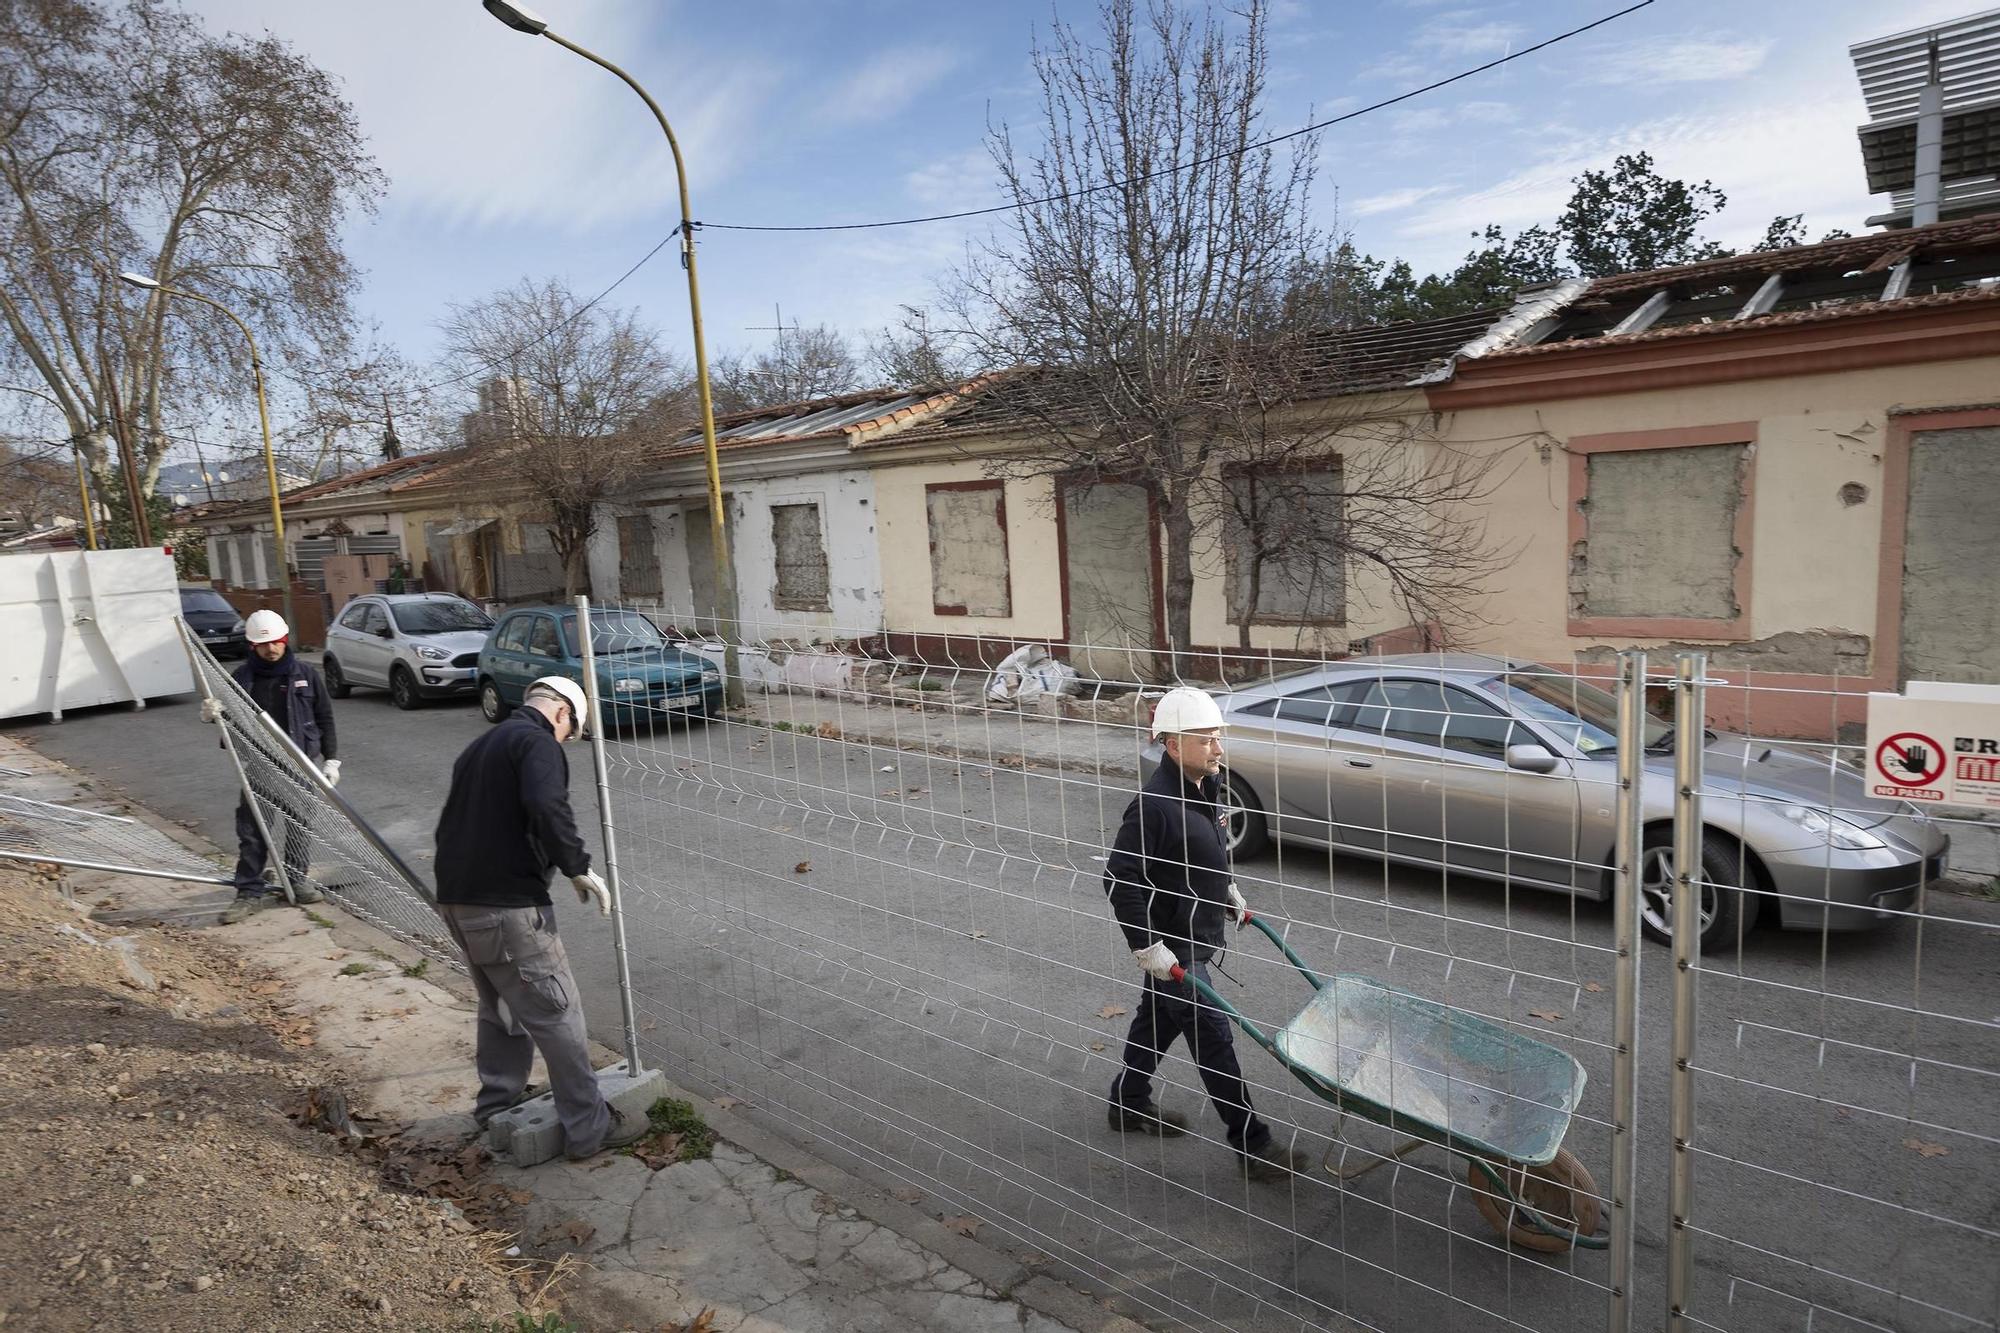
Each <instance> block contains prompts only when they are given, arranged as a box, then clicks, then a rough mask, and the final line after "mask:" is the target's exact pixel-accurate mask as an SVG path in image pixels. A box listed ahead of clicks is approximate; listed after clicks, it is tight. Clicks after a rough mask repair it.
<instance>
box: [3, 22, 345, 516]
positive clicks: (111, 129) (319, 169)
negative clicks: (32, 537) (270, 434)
mask: <svg viewBox="0 0 2000 1333" xmlns="http://www.w3.org/2000/svg"><path fill="white" fill-rule="evenodd" d="M381 185H382V182H381V177H380V175H379V173H378V172H377V171H376V169H375V167H374V165H373V163H372V162H371V160H370V158H369V156H368V153H367V151H366V148H365V147H364V144H363V139H362V135H361V131H360V127H359V126H358V125H357V123H356V122H355V119H354V115H353V111H352V109H351V108H350V107H349V106H348V104H347V102H346V100H345V99H344V98H343V97H342V96H341V95H340V93H339V91H338V90H337V88H336V87H335V85H334V83H333V81H332V80H331V79H330V78H329V77H328V76H327V75H326V74H325V73H324V72H323V71H322V70H320V69H319V68H317V67H316V66H314V65H313V64H312V63H311V62H310V61H308V60H306V59H305V58H304V57H302V56H300V55H299V54H298V53H297V52H295V51H293V50H292V49H291V48H290V47H289V46H287V45H286V44H285V43H283V42H281V41H279V40H277V39H276V38H273V37H269V36H265V37H261V38H250V37H243V36H238V35H230V36H226V37H214V36H211V35H209V34H208V33H206V32H204V31H203V30H202V28H201V26H200V24H199V23H198V22H196V21H195V20H193V19H191V18H189V17H188V16H187V15H185V14H183V13H181V12H180V11H178V10H177V9H174V8H171V7H169V6H168V5H167V4H165V3H164V2H163V0H0V326H4V330H5V335H6V336H5V337H4V338H0V363H4V364H6V365H7V366H8V368H9V369H12V370H14V371H15V372H17V373H22V374H27V375H31V376H33V377H34V378H35V379H37V380H39V381H40V382H41V383H42V384H44V385H46V386H47V388H48V391H49V393H50V394H51V395H52V396H53V397H54V398H55V399H56V400H57V403H58V405H59V407H60V409H61V411H62V414H63V416H64V418H65V420H66V422H67V425H68V429H69V431H70V433H71V435H72V436H73V437H74V438H75V439H76V440H78V441H79V442H80V443H81V444H82V446H83V447H84V449H85V452H86V456H87V457H88V459H89V462H90V466H91V470H92V472H93V473H94V474H95V476H96V478H97V480H98V484H99V486H100V489H102V488H103V486H104V484H105V482H106V481H107V480H108V476H109V470H110V459H109V453H108V444H109V441H108V437H107V423H108V421H109V419H110V417H111V413H112V410H113V408H114V406H120V405H122V411H123V413H124V416H125V417H126V419H127V420H128V421H129V422H132V423H134V425H135V426H136V431H135V435H136V437H137V438H136V449H137V453H138V457H137V459H136V464H137V466H136V470H137V471H138V473H139V474H140V477H141V487H142V490H143V491H144V492H145V493H147V494H150V493H151V490H152V486H153V484H154V481H155V479H156V477H157V475H158V470H159V466H160V463H161V461H162V458H163V456H164V454H165V452H166V448H167V444H168V440H169V435H170V431H169V429H168V421H169V418H170V416H176V417H178V418H179V419H181V420H183V421H186V420H195V419H199V418H200V417H201V416H202V415H203V414H204V413H205V411H206V409H207V407H208V406H209V405H210V404H211V403H212V401H213V400H214V399H215V398H217V397H220V396H223V395H228V396H230V397H233V398H236V399H237V400H238V401H245V402H247V392H248V383H249V376H248V373H247V365H248V353H247V350H246V348H245V346H244V343H243V338H242V335H241V334H240V333H239V332H238V330H237V329H236V328H235V327H234V326H233V325H231V324H229V323H228V322H227V321H226V320H224V319H222V318H221V317H220V316H219V315H217V314H215V313H214V312H212V311H207V310H204V309H199V308H197V307H195V306H194V305H193V304H192V303H186V302H183V303H179V304H178V305H176V306H175V308H174V310H173V312H172V316H171V317H169V311H168V302H167V298H163V297H159V296H155V297H153V298H152V299H149V300H148V299H141V298H139V297H138V296H137V294H136V293H134V292H132V291H130V290H129V289H127V288H124V287H121V286H120V284H119V283H118V281H117V276H116V275H117V273H118V271H119V270H121V269H125V268H136V269H138V270H139V271H141V272H143V273H145V274H147V275H148V276H150V277H152V278H153V279H155V280H156V281H158V282H160V283H162V284H164V285H168V286H174V287H179V288H183V289H185V290H188V291H193V292H199V293H201V294H203V295H205V296H209V297H211V298H213V299H214V300H216V301H218V302H221V303H222V304H223V305H225V306H227V307H228V308H230V309H231V310H233V311H235V312H236V313H237V314H239V315H241V316H242V317H243V318H244V319H246V320H248V321H250V322H251V324H252V325H253V326H255V327H256V328H257V330H258V332H259V333H260V334H261V335H262V338H263V341H264V343H265V349H264V350H265V353H266V355H267V357H269V356H272V355H273V354H279V355H282V354H283V352H284V351H285V350H286V349H287V348H289V347H294V346H303V347H310V348H314V349H318V350H328V349H333V348H337V347H339V346H340V345H341V344H342V343H343V342H344V341H345V339H346V338H347V336H348V329H349V309H348V298H349V295H350V293H351V291H352V288H353V285H354V276H355V275H354V271H353V269H352V267H351V266H350V264H349V263H348V261H347V257H346V254H345V252H344V251H343V249H342V244H341V232H342V228H343V225H344V223H345V221H346V219H347V217H348V215H349V214H350V213H351V212H352V211H353V210H354V209H355V208H357V207H360V208H366V207H370V206H372V204H373V201H374V199H375V198H376V196H377V195H378V194H379V193H380V190H381Z"/></svg>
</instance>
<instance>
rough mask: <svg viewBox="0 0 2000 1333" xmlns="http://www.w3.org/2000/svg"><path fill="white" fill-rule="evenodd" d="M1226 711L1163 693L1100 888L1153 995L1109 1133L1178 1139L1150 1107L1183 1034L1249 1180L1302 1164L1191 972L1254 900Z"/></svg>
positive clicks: (1171, 1124)
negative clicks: (1241, 886) (1225, 742)
mask: <svg viewBox="0 0 2000 1333" xmlns="http://www.w3.org/2000/svg"><path fill="white" fill-rule="evenodd" d="M1222 727H1223V722H1222V710H1221V709H1220V708H1218V707H1217V706H1216V703H1215V700H1214V699H1212V698H1210V697H1209V696H1208V694H1207V693H1205V692H1204V691H1201V690H1198V689H1194V688H1193V687H1191V686H1185V685H1184V686H1181V687H1179V688H1177V689H1172V690H1169V691H1167V693H1166V694H1165V695H1164V696H1163V697H1162V698H1161V699H1160V702H1159V705H1158V706H1157V707H1156V708H1155V709H1154V711H1153V736H1154V739H1156V740H1158V741H1160V742H1161V745H1162V748H1163V749H1164V751H1165V753H1164V754H1163V756H1162V757H1161V759H1160V766H1159V768H1158V769H1157V770H1156V771H1155V772H1154V774H1153V776H1152V777H1151V778H1150V779H1148V780H1147V782H1146V785H1145V786H1144V787H1142V788H1141V789H1140V791H1139V794H1138V795H1137V796H1136V797H1134V798H1133V799H1132V803H1131V804H1130V805H1128V806H1127V807H1126V808H1125V820H1124V823H1123V824H1121V825H1120V826H1119V829H1118V836H1117V838H1116V840H1115V841H1113V843H1112V845H1111V856H1110V859H1109V864H1107V865H1106V867H1105V872H1104V889H1105V892H1106V893H1108V894H1109V895H1110V897H1111V909H1112V913H1113V914H1114V915H1115V916H1116V917H1117V920H1118V928H1119V930H1120V931H1122V932H1123V933H1124V936H1125V943H1126V946H1127V947H1128V948H1130V949H1131V951H1132V958H1133V961H1134V962H1136V963H1137V964H1138V966H1139V968H1140V969H1141V970H1142V971H1143V972H1144V973H1145V974H1146V981H1145V987H1146V989H1145V994H1144V996H1143V997H1142V998H1141V999H1140V1001H1139V1012H1138V1013H1136V1014H1135V1015H1133V1017H1132V1028H1131V1031H1130V1032H1129V1033H1128V1034H1127V1035H1126V1038H1125V1067H1124V1068H1123V1069H1122V1070H1120V1071H1119V1074H1118V1077H1117V1078H1116V1079H1115V1080H1113V1082H1112V1085H1111V1096H1110V1107H1109V1119H1110V1123H1111V1127H1112V1128H1113V1129H1115V1130H1120V1131H1122V1132H1124V1133H1128V1134H1151V1135H1154V1136H1156V1137H1159V1138H1177V1137H1179V1136H1180V1135H1182V1134H1185V1133H1186V1132H1187V1128H1188V1121H1187V1117H1186V1116H1184V1115H1182V1114H1181V1113H1180V1112H1178V1111H1172V1110H1168V1109H1166V1108H1165V1107H1162V1106H1160V1105H1159V1104H1158V1103H1157V1102H1155V1101H1154V1099H1153V1073H1154V1071H1155V1070H1156V1069H1158V1068H1159V1065H1160V1061H1161V1060H1162V1059H1163V1058H1164V1057H1165V1056H1166V1054H1167V1052H1168V1050H1169V1049H1171V1048H1172V1046H1173V1044H1174V1042H1175V1041H1176V1040H1178V1039H1179V1038H1182V1037H1185V1038H1186V1039H1187V1043H1188V1053H1189V1056H1190V1058H1191V1059H1193V1061H1194V1063H1195V1068H1196V1069H1197V1070H1198V1071H1199V1073H1200V1074H1201V1081H1202V1086H1203V1087H1204V1088H1206V1089H1207V1091H1208V1096H1209V1100H1210V1102H1212V1103H1213V1104H1214V1106H1215V1110H1216V1114H1218V1115H1219V1116H1221V1118H1222V1123H1223V1125H1224V1126H1225V1127H1226V1128H1227V1131H1228V1137H1229V1145H1230V1147H1232V1148H1234V1149H1235V1150H1236V1153H1237V1160H1238V1162H1239V1163H1240V1164H1241V1165H1242V1166H1243V1168H1244V1169H1245V1170H1246V1171H1247V1172H1248V1173H1249V1174H1250V1176H1251V1177H1252V1178H1253V1179H1257V1180H1277V1179H1283V1178H1284V1177H1285V1176H1287V1175H1288V1174H1289V1173H1291V1172H1294V1171H1298V1170H1301V1169H1302V1167H1301V1165H1300V1163H1301V1162H1302V1160H1303V1159H1302V1158H1300V1157H1298V1156H1297V1155H1296V1154H1295V1153H1294V1152H1293V1150H1292V1149H1290V1148H1288V1147H1285V1146H1284V1145H1281V1144H1279V1143H1277V1142H1276V1141H1275V1140H1274V1139H1273V1137H1272V1135H1271V1127H1270V1126H1269V1125H1267V1124H1265V1123H1264V1122H1263V1121H1262V1120H1260V1119H1259V1118H1258V1117H1257V1114H1256V1112H1255V1111H1253V1110H1252V1109H1251V1106H1250V1093H1249V1090H1248V1088H1246V1087H1245V1086H1244V1083H1243V1071H1242V1068H1241V1066H1240V1065H1238V1064H1237V1061H1236V1040H1235V1032H1234V1031H1233V1029H1232V1028H1231V1026H1230V1021H1229V1019H1228V1017H1227V1016H1226V1015H1224V1014H1223V1013H1222V1012H1221V1011H1220V1010H1218V1009H1215V1008H1213V1007H1212V1006H1209V1005H1206V1004H1203V1003H1202V1002H1201V1001H1200V999H1199V997H1198V995H1197V993H1196V991H1195V989H1194V985H1193V983H1192V982H1191V981H1189V980H1185V979H1177V978H1176V977H1175V976H1174V972H1175V969H1177V968H1179V969H1185V975H1186V976H1192V977H1199V978H1201V979H1202V980H1203V981H1204V982H1205V981H1207V980H1208V979H1209V970H1208V969H1209V964H1210V963H1211V962H1212V961H1214V960H1215V958H1216V957H1217V955H1218V954H1220V953H1221V952H1222V950H1223V948H1224V944H1225V937H1224V934H1223V930H1224V926H1225V923H1227V922H1230V921H1234V922H1236V923H1237V925H1238V926H1239V927H1240V926H1241V925H1242V923H1243V915H1244V912H1245V910H1246V906H1247V905H1246V904H1245V902H1244V900H1243V895H1242V893H1241V892H1239V891H1238V889H1237V887H1236V884H1235V881H1234V879H1233V878H1232V876H1231V872H1230V865H1229V850H1228V825H1229V815H1228V812H1227V810H1226V809H1225V807H1224V805H1223V802H1222V796H1221V790H1220V788H1219V786H1218V785H1217V782H1216V775H1217V774H1218V773H1220V772H1221V771H1222Z"/></svg>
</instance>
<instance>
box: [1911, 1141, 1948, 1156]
mask: <svg viewBox="0 0 2000 1333" xmlns="http://www.w3.org/2000/svg"><path fill="white" fill-rule="evenodd" d="M1903 1146H1904V1147H1905V1148H1908V1149H1909V1150H1910V1151H1911V1152H1913V1153H1915V1154H1917V1156H1919V1157H1943V1156H1945V1155H1947V1154H1948V1153H1950V1152H1951V1149H1949V1148H1947V1147H1945V1146H1944V1145H1943V1144H1942V1143H1926V1142H1924V1141H1923V1140H1922V1139H1904V1140H1903Z"/></svg>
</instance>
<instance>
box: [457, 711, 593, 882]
mask: <svg viewBox="0 0 2000 1333" xmlns="http://www.w3.org/2000/svg"><path fill="white" fill-rule="evenodd" d="M551 869H560V870H561V871H562V872H563V874H565V875H569V876H572V877H573V876H576V875H581V874H582V873H583V872H584V871H586V870H588V869H590V853H589V852H587V851H585V850H584V846H583V839H581V838H579V837H578V836H577V833H576V816H575V815H573V814H572V813H571V812H570V808H569V757H568V756H567V755H565V754H564V753H563V750H562V742H560V741H558V740H557V739H556V732H555V728H554V727H553V726H551V725H550V724H549V720H548V719H547V718H545V717H543V716H542V715H541V714H540V713H539V712H537V711H536V710H535V709H533V708H523V709H521V710H520V711H518V712H516V713H515V714H513V715H512V716H511V717H509V718H508V719H507V720H506V721H505V722H502V723H501V724H500V725H499V726H497V727H495V728H493V729H492V730H491V731H489V732H487V733H486V734H485V735H484V736H481V737H480V738H479V739H478V740H476V741H474V742H473V743H472V744H470V745H468V746H466V747H465V750H464V752H463V753H461V754H460V755H459V756H458V762H457V763H455V764H453V765H452V768H451V793H450V794H449V795H448V796H446V797H445V798H444V813H443V814H442V815H439V816H438V825H437V886H438V901H439V902H441V903H470V904H473V905H475V906H479V907H547V906H548V905H549V871H550V870H551Z"/></svg>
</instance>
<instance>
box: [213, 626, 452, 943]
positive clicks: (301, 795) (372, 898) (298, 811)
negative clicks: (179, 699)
mask: <svg viewBox="0 0 2000 1333" xmlns="http://www.w3.org/2000/svg"><path fill="white" fill-rule="evenodd" d="M181 639H182V642H183V643H184V644H185V646H186V648H187V652H188V660H189V661H190V662H191V663H192V664H193V666H194V670H195V676H196V688H197V689H198V690H199V692H200V693H201V695H202V697H203V698H204V699H213V700H215V701H217V702H218V703H219V704H220V705H221V710H222V716H221V719H220V722H219V725H220V726H221V727H223V728H224V729H225V730H226V732H227V740H226V748H227V749H228V750H229V751H231V753H232V755H233V758H234V761H235V762H236V763H237V764H238V765H239V766H240V770H241V776H242V779H243V782H244V784H245V785H246V786H247V787H248V788H249V790H250V792H251V793H252V794H253V795H254V796H255V798H256V803H257V804H256V808H257V811H258V813H259V814H260V815H261V816H262V819H263V827H264V828H265V829H266V830H268V831H269V834H270V840H271V843H272V846H271V848H270V858H271V861H272V863H273V867H274V873H275V870H276V867H278V866H282V867H283V872H284V873H285V874H286V875H288V876H290V877H291V879H292V881H293V882H294V883H300V882H303V883H306V884H310V885H312V886H313V887H315V888H317V889H319V890H321V891H322V892H323V893H325V894H326V895H327V896H328V897H330V898H332V899H333V900H334V901H335V902H338V903H339V904H340V905H341V906H342V907H343V908H345V909H346V910H348V911H350V912H352V913H353V914H354V915H356V916H358V917H360V918H361V919H362V920H364V921H367V922H369V923H370V924H371V925H374V926H377V927H379V928H381V929H382V930H385V931H387V932H388V933H389V934H391V935H394V936H395V937H396V938H398V939H400V940H403V941H404V942H405V943H408V944H410V945H413V946H415V947H416V948H418V949H421V950H422V951H423V952H424V953H426V954H428V955H429V956H430V957H432V958H435V959H437V960H438V961H440V962H443V963H447V964H449V965H450V966H452V967H456V968H460V969H461V970H462V969H463V967H464V960H463V958H462V956H461V955H460V953H459V951H458V949H457V948H456V947H455V946H454V945H453V944H452V941H451V937H450V935H449V934H447V933H446V931H445V928H444V923H443V921H442V920H441V919H440V918H439V917H438V915H437V912H436V911H435V910H434V909H433V907H432V905H431V904H432V902H433V901H434V896H433V894H432V892H431V890H430V888H429V887H428V886H427V885H426V884H425V883H424V882H423V881H422V880H421V879H419V878H418V877H417V876H416V874H415V873H414V872H412V871H411V870H410V869H409V867H408V866H407V865H406V864H405V863H404V862H403V860H402V859H401V857H399V856H398V855H397V854H396V853H395V852H394V851H393V850H392V849H391V848H390V847H389V845H388V844H387V843H385V842H384V841H383V840H382V838H381V836H380V835H379V834H377V833H376V832H375V830H374V829H373V828H371V827H370V826H369V824H368V823H367V821H366V820H364V819H362V817H361V816H360V815H359V814H357V813H355V811H354V809H353V807H351V806H350V805H348V803H347V802H346V801H345V800H343V799H342V798H341V797H340V796H339V794H338V793H337V792H336V791H335V789H334V788H332V787H331V786H329V785H328V784H327V781H326V779H325V777H324V776H323V775H322V774H321V772H320V770H319V768H318V766H317V765H315V764H314V763H313V762H312V761H311V760H310V759H308V758H307V757H306V756H305V755H304V754H302V753H301V752H300V751H299V749H298V747H297V746H296V745H294V744H292V742H291V741H290V740H289V739H288V738H287V737H286V736H285V734H284V733H283V732H282V731H280V730H279V729H278V727H277V724H276V723H275V722H273V721H272V720H271V718H270V717H268V716H267V715H266V714H265V713H264V711H263V709H261V708H260V707H258V706H257V704H256V703H255V702H254V701H253V700H252V699H251V698H250V696H249V695H248V694H247V693H246V692H245V691H244V690H243V688H242V686H240V685H238V684H237V683H236V679H235V677H234V675H232V674H231V673H230V671H229V670H228V669H227V668H226V667H224V666H223V665H222V664H221V663H219V662H217V661H216V660H215V658H214V657H213V656H212V655H211V654H210V653H209V651H208V650H207V649H206V648H204V647H203V646H202V645H201V644H200V642H199V641H197V640H195V639H193V638H192V637H190V636H189V634H188V631H187V629H186V627H185V625H183V626H182V629H181Z"/></svg>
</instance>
